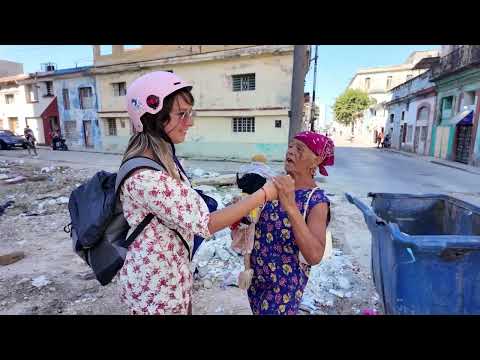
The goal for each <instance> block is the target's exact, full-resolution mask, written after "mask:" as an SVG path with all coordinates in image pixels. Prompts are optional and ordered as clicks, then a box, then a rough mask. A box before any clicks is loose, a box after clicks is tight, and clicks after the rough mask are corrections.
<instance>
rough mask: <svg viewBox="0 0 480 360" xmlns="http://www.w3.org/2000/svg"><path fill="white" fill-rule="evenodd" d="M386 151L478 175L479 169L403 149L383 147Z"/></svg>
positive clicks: (479, 173)
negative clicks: (432, 158)
mask: <svg viewBox="0 0 480 360" xmlns="http://www.w3.org/2000/svg"><path fill="white" fill-rule="evenodd" d="M385 150H386V151H389V152H391V153H394V154H399V155H403V156H407V157H410V158H414V159H418V160H424V161H427V162H429V163H431V164H435V165H441V166H445V167H448V168H451V169H457V170H461V171H464V172H468V173H470V174H474V175H480V170H479V171H475V170H471V169H465V168H463V167H460V166H455V165H453V164H448V163H444V162H442V161H439V160H430V159H423V158H421V157H419V156H416V155H414V154H410V153H406V152H403V151H399V150H394V149H385Z"/></svg>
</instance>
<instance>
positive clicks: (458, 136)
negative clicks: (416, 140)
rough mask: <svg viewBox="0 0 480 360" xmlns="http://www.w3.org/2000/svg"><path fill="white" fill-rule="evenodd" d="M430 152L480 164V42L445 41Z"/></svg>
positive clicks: (437, 70) (436, 76) (435, 75)
mask: <svg viewBox="0 0 480 360" xmlns="http://www.w3.org/2000/svg"><path fill="white" fill-rule="evenodd" d="M441 54H442V56H441V57H440V59H439V61H438V62H437V63H436V64H435V65H434V66H433V68H432V82H434V83H435V86H436V89H437V102H436V108H435V119H434V123H433V130H432V145H431V149H430V154H431V155H433V156H435V157H437V158H441V159H447V160H452V161H458V162H461V163H465V164H471V165H474V166H480V130H479V126H478V123H479V116H480V101H479V98H480V45H442V49H441Z"/></svg>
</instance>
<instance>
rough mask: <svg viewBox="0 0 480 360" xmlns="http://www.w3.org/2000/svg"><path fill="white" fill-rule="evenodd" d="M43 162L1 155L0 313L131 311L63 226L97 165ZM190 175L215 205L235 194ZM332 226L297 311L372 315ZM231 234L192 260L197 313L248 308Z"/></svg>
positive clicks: (364, 284)
mask: <svg viewBox="0 0 480 360" xmlns="http://www.w3.org/2000/svg"><path fill="white" fill-rule="evenodd" d="M45 165H48V164H44V165H43V166H37V167H36V166H33V165H29V164H27V163H25V162H24V161H23V160H12V161H10V160H9V161H0V234H1V236H0V262H1V264H0V265H1V266H0V274H1V275H0V314H126V313H128V310H127V309H126V308H125V306H124V305H123V304H122V303H121V302H120V297H119V294H118V285H117V282H116V280H114V281H113V282H112V283H111V284H109V285H108V286H105V287H102V286H101V285H100V284H99V283H98V282H97V281H96V280H95V278H94V276H93V275H92V273H91V271H90V269H89V268H88V266H87V265H86V264H85V263H84V262H83V260H81V259H80V258H79V257H78V256H77V255H76V254H75V253H74V252H73V251H72V244H71V239H70V236H69V235H68V234H66V233H65V232H64V231H63V228H64V226H65V225H66V224H68V223H69V221H70V217H69V214H68V199H69V196H70V193H71V192H72V191H73V190H74V189H75V188H76V187H78V186H80V185H81V184H82V183H83V182H84V181H86V180H88V179H89V178H90V177H91V176H93V175H94V174H95V173H96V172H97V171H98V170H99V169H94V168H86V169H72V168H68V167H64V166H57V165H55V166H53V165H48V166H45ZM189 173H190V174H191V175H192V176H193V178H194V179H203V180H208V181H209V183H208V184H205V183H203V184H197V185H196V186H195V187H196V188H197V189H199V190H202V191H203V192H204V193H205V194H207V195H209V196H211V197H213V198H214V199H215V200H216V201H217V202H218V207H219V208H220V209H221V208H223V207H225V206H227V205H228V204H229V203H230V202H231V201H232V199H233V198H234V196H236V195H238V194H239V193H240V190H239V189H237V188H236V186H232V185H231V184H230V185H229V184H228V183H227V182H226V181H225V177H224V176H223V175H222V176H220V175H219V174H218V173H214V172H207V171H200V170H199V169H194V170H193V171H190V172H189ZM228 176H231V175H228ZM8 180H11V181H10V182H8ZM334 221H335V216H334ZM337 224H341V222H337ZM333 225H334V226H333V227H331V230H332V233H333V236H334V249H333V254H332V256H331V257H330V258H329V259H326V260H324V261H322V262H321V263H320V264H319V265H317V266H314V267H312V269H311V274H310V280H309V283H308V285H307V288H306V290H305V294H304V298H303V301H302V306H301V309H302V310H303V311H304V312H307V313H311V314H359V313H377V312H378V311H377V310H376V309H378V298H376V295H375V292H374V291H372V288H373V285H372V281H371V279H370V278H369V277H368V274H365V273H362V272H361V271H360V270H359V268H358V267H357V265H356V264H355V262H354V260H353V259H352V258H351V257H350V256H349V255H347V254H345V253H343V252H342V249H341V247H340V246H341V245H340V244H339V243H336V242H335V235H336V233H339V231H340V230H339V228H337V227H335V224H333ZM230 236H231V235H230V230H229V229H224V230H222V231H220V232H218V233H216V234H215V235H214V236H213V237H212V238H211V239H207V240H205V241H204V243H203V244H202V246H201V247H200V248H199V249H198V251H197V253H196V254H195V256H194V258H193V261H192V271H193V272H194V297H193V301H194V304H193V307H194V313H196V314H235V313H237V314H248V313H249V312H250V310H249V306H248V300H247V297H246V293H245V291H244V290H241V289H239V288H238V274H239V273H240V271H242V270H243V256H239V255H238V254H236V253H235V252H234V251H233V250H232V249H231V248H230V245H231V237H230Z"/></svg>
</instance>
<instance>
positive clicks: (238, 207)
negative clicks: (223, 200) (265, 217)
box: [208, 189, 266, 234]
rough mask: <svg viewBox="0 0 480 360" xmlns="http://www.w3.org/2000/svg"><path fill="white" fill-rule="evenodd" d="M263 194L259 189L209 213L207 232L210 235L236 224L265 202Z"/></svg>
mask: <svg viewBox="0 0 480 360" xmlns="http://www.w3.org/2000/svg"><path fill="white" fill-rule="evenodd" d="M265 194H266V193H265V191H264V190H262V189H260V190H258V191H256V192H254V193H253V194H252V195H248V196H246V197H245V198H243V199H242V200H240V201H238V202H236V203H235V204H233V205H230V206H227V207H226V208H223V209H221V210H217V211H214V212H213V213H211V214H210V221H209V222H208V230H209V231H210V234H213V233H216V232H217V231H219V230H222V229H224V228H226V227H228V226H230V225H232V224H234V223H236V222H237V221H239V220H240V219H241V218H242V217H244V216H247V215H248V213H249V212H250V211H251V210H253V209H255V208H256V207H259V206H260V205H262V204H263V203H264V202H265V199H266V196H265Z"/></svg>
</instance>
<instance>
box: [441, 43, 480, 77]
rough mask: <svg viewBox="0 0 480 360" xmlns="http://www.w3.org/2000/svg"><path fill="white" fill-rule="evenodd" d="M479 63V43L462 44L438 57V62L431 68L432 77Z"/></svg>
mask: <svg viewBox="0 0 480 360" xmlns="http://www.w3.org/2000/svg"><path fill="white" fill-rule="evenodd" d="M479 63H480V45H464V46H461V47H459V48H457V49H455V50H454V51H452V52H451V53H449V54H447V55H445V56H443V57H441V58H440V62H439V63H438V65H436V66H435V67H434V68H433V70H432V78H438V77H441V76H444V75H446V74H449V73H453V72H455V71H457V70H460V69H462V68H464V67H467V66H471V65H475V64H479Z"/></svg>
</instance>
